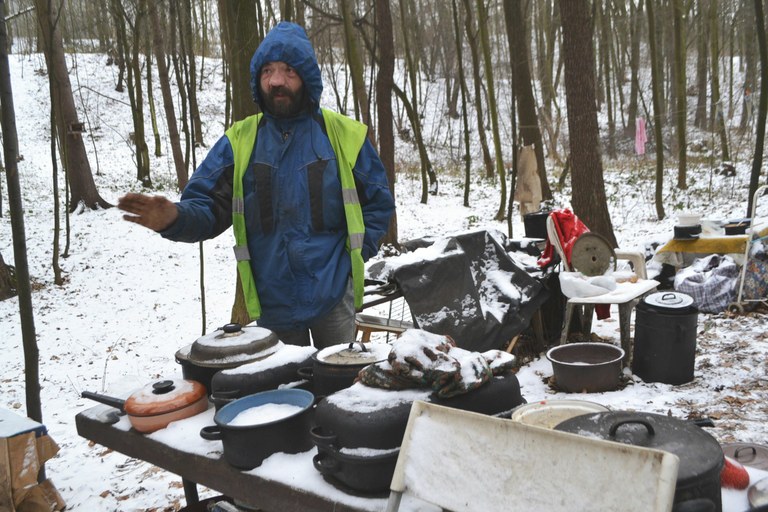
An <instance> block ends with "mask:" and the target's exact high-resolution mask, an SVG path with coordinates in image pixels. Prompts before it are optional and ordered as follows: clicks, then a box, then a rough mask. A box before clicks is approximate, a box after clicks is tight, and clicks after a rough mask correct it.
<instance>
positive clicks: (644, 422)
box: [608, 418, 656, 437]
mask: <svg viewBox="0 0 768 512" xmlns="http://www.w3.org/2000/svg"><path fill="white" fill-rule="evenodd" d="M629 423H639V424H641V425H644V426H645V428H647V429H648V433H649V434H650V435H652V436H653V435H656V431H655V430H654V429H653V425H651V423H650V422H649V421H648V420H645V419H642V418H624V419H620V420H616V421H614V422H613V423H612V424H611V428H610V429H609V430H608V435H609V436H611V437H616V431H617V430H619V427H620V426H622V425H627V424H629Z"/></svg>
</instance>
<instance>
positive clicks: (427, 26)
mask: <svg viewBox="0 0 768 512" xmlns="http://www.w3.org/2000/svg"><path fill="white" fill-rule="evenodd" d="M0 4H2V7H3V8H4V10H5V25H4V26H5V30H6V32H7V34H6V40H5V42H6V44H4V45H3V47H4V48H5V49H6V51H8V52H11V53H13V54H17V55H26V56H28V57H29V58H30V59H35V58H37V59H42V62H41V63H40V66H39V68H38V69H39V72H40V73H45V74H47V76H48V83H49V90H48V92H49V96H50V103H49V104H50V119H51V122H50V140H51V148H50V149H51V155H50V156H51V158H50V166H51V174H52V183H53V190H54V194H53V196H54V197H53V200H54V203H55V205H54V208H53V218H52V219H51V225H52V228H53V244H52V245H53V248H52V258H51V265H52V268H53V274H54V283H55V284H56V285H57V286H66V281H67V278H66V275H65V273H63V272H62V269H61V266H60V257H63V256H66V255H67V254H68V249H69V244H70V235H71V233H70V221H69V215H71V214H86V213H87V212H88V210H93V209H101V208H109V207H111V204H110V203H109V202H108V201H106V200H105V199H104V198H103V197H102V195H101V193H100V190H99V183H100V181H101V180H100V179H99V175H100V166H101V165H103V162H102V163H100V162H99V151H100V148H99V140H100V133H99V132H100V130H102V129H103V128H102V127H101V126H100V125H99V124H98V123H96V122H95V121H94V119H92V118H91V115H92V111H91V110H90V105H89V102H92V101H93V97H94V94H100V93H97V92H95V91H92V90H89V89H88V87H87V86H81V85H80V84H79V79H78V74H77V70H78V66H77V59H78V55H83V54H97V55H101V56H103V60H104V78H105V79H108V80H112V81H113V84H114V90H115V92H116V93H119V97H120V98H121V100H120V101H121V102H122V104H123V105H124V108H125V109H126V110H129V111H130V113H131V117H132V120H133V122H132V127H131V128H132V129H131V130H128V131H126V132H125V133H121V134H120V136H121V137H122V138H123V140H124V141H125V142H126V144H128V145H129V146H130V147H131V148H132V156H133V166H132V167H130V169H126V172H130V173H131V176H132V177H133V178H134V180H133V181H134V183H135V187H136V188H137V189H143V190H145V191H147V192H158V193H178V191H179V190H180V189H182V188H183V186H184V184H185V183H186V181H187V179H188V177H189V175H190V174H191V172H192V170H193V169H194V168H195V167H196V164H197V161H198V158H200V157H201V156H202V155H204V151H205V146H206V144H207V142H206V136H207V135H208V134H210V133H223V131H224V128H225V127H226V126H229V125H230V124H231V123H232V122H233V121H235V120H238V119H242V118H243V117H245V116H247V115H250V114H252V113H255V112H256V105H255V104H254V103H253V101H252V100H251V93H250V84H249V82H250V76H249V72H248V64H249V61H250V57H251V55H252V54H253V51H254V50H255V48H256V47H257V46H258V44H259V42H260V41H261V39H262V38H263V37H264V34H265V33H266V32H267V31H268V30H269V28H271V27H272V26H273V25H274V24H276V22H277V21H278V20H282V19H287V20H295V21H297V22H298V23H300V24H302V25H304V26H305V27H306V28H307V32H308V34H309V36H310V38H311V39H312V41H313V44H314V46H315V49H316V52H317V56H318V59H319V61H320V63H321V66H322V68H323V72H324V76H325V85H326V88H327V90H328V91H330V93H331V95H330V98H332V102H333V103H335V104H331V105H328V106H330V107H332V108H335V109H337V110H339V111H341V112H344V113H346V114H348V115H350V116H353V117H356V118H358V119H360V120H362V121H363V122H365V123H366V124H368V126H369V128H370V132H369V134H370V137H371V138H372V140H373V141H374V142H375V143H376V146H377V148H378V149H379V152H380V154H381V156H382V160H383V161H384V162H385V165H386V167H387V170H388V172H389V173H390V184H391V187H392V188H393V192H394V193H395V194H396V195H397V186H398V182H399V181H400V179H401V177H402V176H404V175H408V174H413V173H416V174H417V175H418V176H419V179H420V183H421V199H420V200H421V202H422V203H428V202H429V201H430V197H431V195H433V194H436V193H438V191H439V190H440V184H441V183H443V184H445V183H446V182H448V181H450V182H452V183H453V182H459V183H461V187H460V188H459V189H460V190H461V191H462V192H463V197H460V196H459V195H457V196H456V198H455V200H456V207H457V208H458V207H461V206H469V200H470V190H471V189H472V187H473V186H475V185H478V184H480V183H482V186H484V187H485V186H486V185H488V184H491V188H492V190H494V191H495V192H496V194H497V195H496V197H490V196H489V197H486V198H485V200H487V201H494V203H495V205H496V208H494V210H495V211H494V214H493V220H495V221H498V222H506V224H507V228H508V229H507V231H508V234H509V235H510V236H513V234H514V233H513V226H514V223H513V219H514V218H515V216H516V215H518V214H519V213H520V210H519V205H518V204H516V203H515V202H514V201H513V194H512V191H514V190H515V186H516V178H517V167H518V166H517V160H518V151H516V149H519V148H520V147H521V146H531V145H532V146H533V148H534V151H535V155H536V162H537V166H536V169H537V175H538V177H539V181H540V186H541V190H542V198H543V199H544V200H545V201H546V200H554V199H555V198H556V196H557V195H558V194H559V197H567V195H568V193H569V192H570V197H569V198H568V199H567V200H566V201H562V200H561V201H559V202H560V203H563V202H567V203H568V205H569V206H570V207H572V208H573V210H574V211H575V212H576V214H577V215H579V217H581V218H582V219H583V220H584V221H585V223H586V224H587V225H588V226H590V228H591V229H592V230H593V231H595V232H598V233H600V234H603V235H604V236H606V237H608V238H609V239H610V240H611V241H612V242H614V243H615V242H616V236H615V234H614V225H613V221H612V219H611V216H610V214H609V208H608V202H609V201H614V200H616V199H617V197H618V198H621V199H620V200H621V201H629V200H632V201H637V202H645V203H648V204H652V205H653V209H654V213H655V217H656V219H657V220H659V221H660V220H663V219H665V218H666V217H667V216H668V215H669V214H668V211H671V212H675V211H679V210H682V209H686V208H688V207H690V206H691V205H692V204H696V203H697V202H699V201H700V200H701V199H702V197H700V196H699V197H692V195H691V193H690V190H691V186H692V185H693V184H694V183H702V182H707V180H709V183H710V189H709V190H708V191H707V192H709V193H712V190H711V186H712V185H711V183H713V181H712V179H711V177H712V175H713V173H723V174H727V173H730V172H732V168H733V164H734V162H744V161H749V162H751V169H752V171H751V173H750V179H749V187H748V190H745V191H744V192H745V194H744V195H745V196H746V197H748V198H749V202H748V203H747V208H746V210H745V211H744V215H745V216H747V214H748V211H749V209H750V207H751V198H752V192H753V191H754V190H755V189H756V188H757V185H758V183H759V182H760V180H761V179H763V180H764V177H761V173H763V167H762V152H763V140H764V128H765V116H766V110H768V109H767V108H766V104H768V93H766V87H768V79H766V78H765V73H766V70H767V69H768V67H767V66H766V65H761V63H764V62H765V60H766V58H768V57H766V50H765V28H764V12H763V2H762V1H760V0H755V1H747V0H743V1H727V2H725V1H718V0H699V1H691V0H689V1H685V0H668V1H663V0H645V1H644V0H638V1H628V2H625V1H612V0H604V1H594V2H590V1H586V0H563V1H547V0H542V1H529V2H526V1H521V0H503V1H502V0H489V1H486V0H450V1H443V0H393V1H370V2H366V1H362V2H361V1H354V2H353V1H351V0H339V1H330V0H283V1H280V2H277V1H274V2H261V1H260V2H252V1H230V0H219V1H218V2H213V1H206V0H171V1H166V2H154V1H151V0H150V1H147V0H135V1H133V0H129V1H118V0H93V1H84V0H82V1H81V0H65V1H63V2H50V1H48V0H35V1H31V0H30V1H14V2H0ZM4 62H5V65H6V66H7V58H5V60H4ZM0 72H1V74H2V77H0V82H2V90H1V91H0V92H2V94H3V96H2V106H3V126H2V132H3V146H4V162H5V167H4V171H5V174H6V181H7V184H8V185H7V197H8V206H7V208H8V210H9V211H10V212H11V220H12V224H13V231H14V237H13V238H14V240H13V250H14V262H13V263H14V267H10V266H9V265H6V264H4V263H3V260H2V254H0V284H2V285H3V286H2V289H3V290H6V291H7V292H8V293H13V294H15V293H18V295H19V301H20V302H19V304H20V309H21V319H22V328H23V331H24V338H25V359H26V360H27V362H28V370H29V373H28V374H27V392H28V394H27V413H28V415H29V416H30V417H32V418H40V417H41V411H40V403H39V383H38V382H37V381H36V378H37V377H36V375H37V371H36V368H35V360H36V357H37V353H36V349H35V343H34V341H35V336H34V319H33V318H32V313H31V312H32V308H31V304H30V296H31V285H30V282H31V281H30V277H29V271H28V268H27V264H26V258H25V254H26V247H25V243H26V242H25V237H24V235H23V222H22V220H21V214H22V207H21V189H20V188H19V180H18V178H19V176H18V163H19V162H18V159H19V158H20V154H19V151H18V141H17V140H16V132H15V127H14V126H13V123H12V122H11V121H12V114H13V109H12V105H13V102H12V97H11V96H10V95H9V94H10V93H11V91H10V88H9V87H8V85H9V82H8V81H7V69H0ZM211 80H221V81H223V83H224V87H223V91H224V92H223V95H222V98H221V104H222V105H223V109H222V110H223V111H222V112H220V113H217V117H216V118H213V117H212V116H210V115H209V114H210V113H208V112H205V111H202V110H201V109H200V105H199V102H198V100H197V97H198V95H199V94H201V93H202V91H203V88H204V87H206V85H207V84H210V82H211ZM158 89H159V93H160V94H159V95H158V94H157V93H158ZM382 98H387V99H391V101H381V99H382ZM436 113H437V114H436ZM639 118H643V119H644V120H646V121H647V122H648V126H649V136H648V142H649V146H648V148H649V150H652V151H653V152H654V156H653V158H651V159H647V158H638V155H637V152H636V151H635V146H634V140H635V135H636V134H635V128H636V126H637V120H638V119H639ZM659 141H660V142H661V143H658V142H659ZM169 169H172V172H170V173H169V172H167V171H168V170H169ZM612 172H618V173H620V174H621V176H622V178H621V180H620V181H621V185H622V186H614V185H610V184H607V183H606V181H605V179H604V175H605V174H607V173H612ZM763 174H764V173H763ZM102 186H104V185H102ZM704 188H705V190H706V187H704ZM62 189H63V190H62ZM696 190H699V191H700V190H701V188H697V189H696ZM3 192H5V191H3ZM3 196H4V194H0V200H1V199H2V198H3ZM0 207H2V208H0V212H2V211H4V210H5V206H4V205H0ZM518 235H519V233H518ZM398 240H399V237H398V227H397V219H396V218H395V219H393V223H392V225H391V228H390V232H389V233H388V236H387V240H385V242H388V243H391V244H393V245H394V246H397V243H398ZM237 289H238V290H239V287H237ZM241 314H242V311H241V308H240V307H239V306H238V304H237V303H236V304H235V305H234V306H233V312H232V316H233V319H235V320H237V319H238V315H241ZM36 397H37V398H36Z"/></svg>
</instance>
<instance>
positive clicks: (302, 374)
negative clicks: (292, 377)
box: [296, 366, 315, 382]
mask: <svg viewBox="0 0 768 512" xmlns="http://www.w3.org/2000/svg"><path fill="white" fill-rule="evenodd" d="M296 375H298V376H299V378H300V379H304V380H308V381H310V382H312V379H313V378H314V376H315V369H314V368H313V367H312V366H302V367H301V368H299V369H298V370H296Z"/></svg>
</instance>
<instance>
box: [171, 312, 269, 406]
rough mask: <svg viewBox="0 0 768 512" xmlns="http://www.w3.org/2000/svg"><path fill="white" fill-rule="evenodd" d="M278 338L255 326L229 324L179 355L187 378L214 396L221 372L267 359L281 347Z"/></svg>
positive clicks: (182, 349) (195, 342) (180, 351)
mask: <svg viewBox="0 0 768 512" xmlns="http://www.w3.org/2000/svg"><path fill="white" fill-rule="evenodd" d="M280 345H281V342H280V340H279V339H278V338H277V335H276V334H275V333H273V332H272V331H270V330H268V329H264V328H263V327H259V326H257V325H255V324H249V325H245V326H243V325H240V324H237V323H232V324H226V325H224V326H223V327H220V328H219V329H216V330H215V331H213V332H210V333H208V334H206V335H205V336H202V337H200V338H198V339H197V340H195V341H194V342H193V343H191V344H190V345H187V346H185V347H182V348H181V349H179V350H178V351H177V352H176V362H177V363H179V364H180V365H181V373H182V375H183V376H184V378H185V379H190V380H196V381H198V382H200V383H202V384H203V385H204V386H205V388H206V389H207V390H208V393H209V394H210V393H211V380H212V379H213V376H214V374H216V372H218V371H219V370H224V369H227V368H236V367H238V366H240V365H243V364H246V363H250V362H253V361H257V360H259V359H263V358H265V357H267V356H269V355H271V354H273V353H274V352H276V351H277V350H278V349H279V348H280Z"/></svg>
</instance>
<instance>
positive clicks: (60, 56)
mask: <svg viewBox="0 0 768 512" xmlns="http://www.w3.org/2000/svg"><path fill="white" fill-rule="evenodd" d="M49 7H52V5H51V4H49V2H48V0H35V10H36V12H37V19H38V24H39V26H40V33H41V35H42V38H43V44H44V53H45V62H46V64H47V65H48V80H51V81H52V83H53V89H54V90H55V91H56V92H57V95H56V97H55V98H51V101H54V102H55V104H56V131H57V133H58V136H59V141H60V144H61V148H62V153H63V157H64V158H63V159H64V162H65V165H66V169H65V170H66V175H67V181H68V183H69V191H70V199H69V208H70V210H71V211H75V210H76V209H77V208H79V207H80V206H82V207H85V208H89V209H96V208H111V207H112V205H111V204H109V203H108V202H107V201H105V200H104V199H103V198H102V197H101V195H99V192H98V190H96V183H95V182H94V180H93V174H92V173H91V165H90V163H89V162H88V154H87V153H86V152H85V144H83V138H82V129H83V123H82V122H80V121H79V120H78V118H77V108H76V107H75V100H74V97H73V96H72V85H71V83H70V81H69V73H68V71H67V61H66V57H65V55H64V48H63V46H62V42H61V33H60V32H59V29H58V27H57V26H56V25H55V24H54V22H55V20H57V19H58V14H57V13H55V12H53V11H51V10H50V9H49ZM7 163H8V162H6V164H7Z"/></svg>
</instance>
